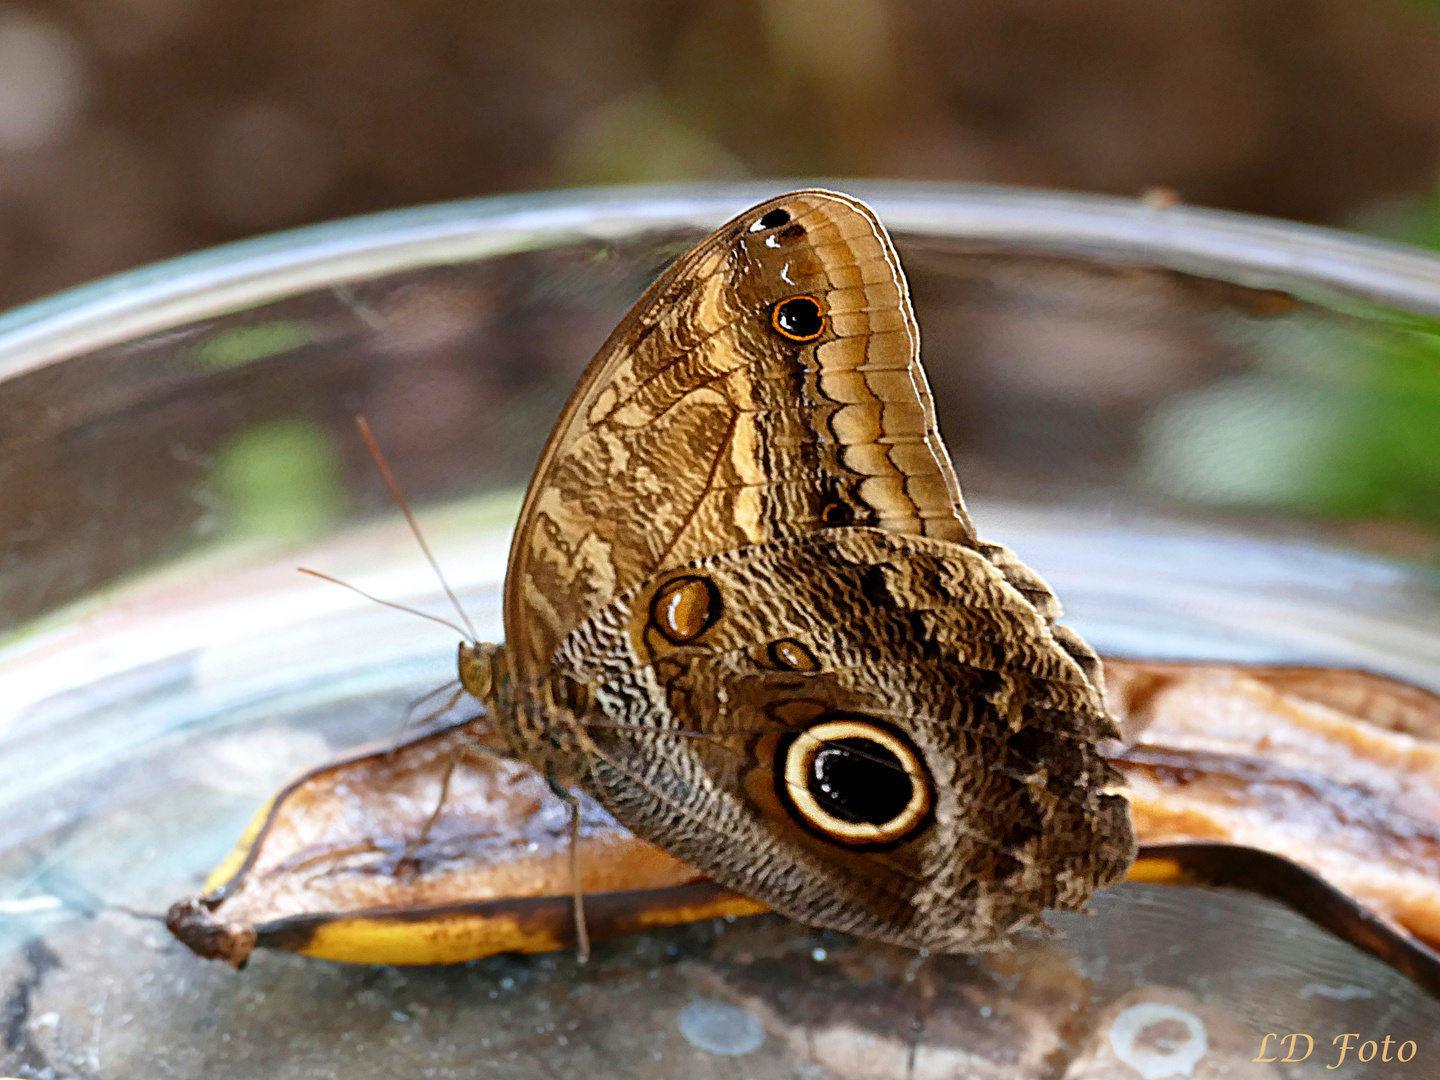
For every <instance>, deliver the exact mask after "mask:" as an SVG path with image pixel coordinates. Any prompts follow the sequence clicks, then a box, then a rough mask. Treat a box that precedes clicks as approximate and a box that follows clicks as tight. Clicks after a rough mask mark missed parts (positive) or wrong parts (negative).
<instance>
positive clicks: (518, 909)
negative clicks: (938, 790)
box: [167, 658, 1440, 993]
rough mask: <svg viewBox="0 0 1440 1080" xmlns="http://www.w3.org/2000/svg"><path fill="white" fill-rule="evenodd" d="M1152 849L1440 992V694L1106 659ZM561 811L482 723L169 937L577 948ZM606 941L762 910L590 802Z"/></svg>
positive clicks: (248, 838)
mask: <svg viewBox="0 0 1440 1080" xmlns="http://www.w3.org/2000/svg"><path fill="white" fill-rule="evenodd" d="M1105 671H1106V679H1107V683H1108V686H1109V689H1108V691H1107V701H1108V704H1109V707H1110V709H1111V711H1112V712H1113V713H1114V715H1115V716H1116V717H1117V718H1118V719H1119V720H1120V722H1121V727H1122V730H1123V732H1124V738H1123V739H1122V740H1121V741H1120V742H1119V743H1116V744H1114V745H1113V746H1110V747H1108V748H1107V753H1108V755H1109V756H1110V757H1111V759H1112V760H1113V761H1114V762H1115V763H1116V764H1117V765H1118V766H1119V767H1120V768H1121V769H1122V770H1123V771H1124V773H1125V774H1126V777H1127V779H1128V782H1129V791H1128V794H1129V797H1130V799H1131V802H1132V805H1133V808H1134V814H1135V823H1136V828H1137V832H1138V834H1139V836H1140V839H1141V843H1142V847H1141V852H1140V857H1139V858H1138V859H1137V861H1136V862H1135V864H1134V866H1133V867H1132V869H1131V872H1130V880H1132V881H1138V882H1149V883H1162V884H1175V885H1227V886H1232V887H1239V888H1244V889H1249V890H1251V891H1256V892H1260V893H1264V894H1266V895H1269V896H1272V897H1274V898H1275V899H1278V900H1280V901H1282V902H1284V903H1287V904H1289V905H1290V906H1292V907H1294V908H1296V909H1297V910H1299V911H1300V912H1301V913H1302V914H1305V915H1306V916H1308V917H1309V918H1311V919H1312V920H1314V921H1315V922H1317V923H1319V924H1320V925H1322V926H1324V927H1325V928H1326V929H1328V930H1330V931H1332V932H1334V933H1336V934H1338V935H1339V936H1341V937H1344V938H1346V939H1348V940H1350V941H1352V942H1353V943H1355V944H1356V945H1358V946H1360V947H1362V948H1365V949H1367V950H1368V951H1370V952H1372V953H1375V954H1377V955H1379V956H1380V957H1381V958H1382V959H1385V960H1386V961H1388V962H1390V963H1391V964H1393V965H1394V966H1396V967H1397V968H1399V969H1400V970H1402V971H1404V972H1405V973H1406V974H1408V975H1410V977H1411V978H1413V979H1415V980H1416V981H1417V982H1419V983H1420V984H1421V985H1424V986H1426V987H1428V988H1429V989H1431V990H1433V991H1435V992H1437V993H1440V952H1437V951H1436V950H1437V948H1440V696H1437V695H1435V694H1432V693H1429V692H1428V691H1425V690H1420V689H1418V688H1415V687H1412V686H1408V685H1406V684H1404V683H1400V682H1397V681H1395V680H1392V679H1387V678H1383V677H1381V676H1377V675H1372V674H1368V673H1365V672H1357V671H1343V670H1334V669H1322V668H1305V667H1239V666H1234V665H1219V664H1184V663H1155V662H1145V661H1135V660H1123V659H1114V658H1110V659H1106V661H1105ZM569 815H570V809H569V807H568V805H567V804H566V803H564V802H563V801H561V800H560V799H559V798H558V797H557V796H556V795H554V794H553V793H552V792H551V791H550V789H549V787H548V785H547V784H546V782H545V780H544V779H543V778H542V777H541V776H539V775H538V774H537V773H535V772H534V771H533V770H532V769H530V768H529V767H528V766H525V765H523V764H521V763H519V762H517V761H514V760H512V759H510V758H507V757H505V756H503V752H502V748H501V746H500V745H499V743H498V741H497V739H496V737H495V736H494V734H493V733H490V732H489V731H488V729H487V728H486V727H485V724H484V721H483V719H480V720H472V721H469V722H464V723H458V724H450V725H446V726H442V727H439V728H436V729H430V730H426V731H423V732H419V733H417V734H415V735H413V736H411V737H410V738H409V739H408V740H407V741H405V742H404V743H402V744H400V745H397V746H391V747H386V748H381V749H372V750H368V751H361V752H358V753H356V754H353V755H351V756H349V757H346V758H344V759H341V760H339V761H336V762H333V763H331V764H329V765H326V766H323V767H322V768H319V769H316V770H314V771H312V772H310V773H307V774H306V775H304V776H302V777H300V778H299V779H298V780H296V781H295V782H293V783H292V784H290V785H289V786H288V787H287V788H285V789H284V790H283V791H281V792H280V793H279V794H278V795H276V796H275V798H274V799H272V800H271V802H270V803H269V804H268V805H267V806H266V807H264V808H263V809H262V810H261V812H260V813H259V814H258V815H257V816H256V818H255V820H254V822H253V823H252V825H251V826H250V828H249V829H248V830H247V831H246V833H245V834H244V836H242V837H241V839H240V842H239V844H238V845H237V846H236V848H235V850H234V851H233V852H232V853H231V855H230V857H229V858H227V859H226V860H225V862H224V863H223V864H222V865H221V866H220V867H219V868H217V870H216V871H215V872H214V873H213V874H212V875H211V876H210V878H209V880H207V881H206V883H205V886H204V892H203V893H202V894H201V895H199V896H195V897H190V898H187V899H185V900H181V901H179V902H178V903H176V904H175V905H174V906H172V908H171V909H170V912H169V915H168V917H167V925H168V926H169V928H170V930H171V931H172V933H174V934H175V936H176V937H177V938H179V939H180V940H181V941H182V942H184V943H185V944H186V945H187V946H188V947H189V948H190V949H191V950H193V951H194V952H196V953H197V954H198V955H200V956H203V957H207V958H214V959H221V960H225V961H226V962H228V963H230V964H232V965H235V966H237V967H238V966H241V965H243V964H244V962H245V960H246V958H247V957H248V956H249V955H250V953H251V951H252V950H253V949H255V948H257V947H261V948H281V949H289V950H291V951H294V952H298V953H302V954H304V955H307V956H312V957H317V958H323V959H329V960H338V961H346V962H351V963H372V964H374V963H381V964H440V963H455V962H459V961H464V960H471V959H477V958H479V957H484V956H490V955H494V954H497V953H504V952H547V951H552V950H557V949H564V948H567V947H570V946H572V945H573V944H574V942H575V932H574V919H573V911H572V903H573V900H572V882H571V877H570V852H569ZM579 856H580V857H579V866H580V875H581V881H580V884H581V890H582V892H583V894H584V903H585V914H586V922H587V924H588V927H589V930H590V934H591V936H592V937H593V938H594V939H596V940H600V939H604V938H608V937H615V936H618V935H621V934H626V933H630V932H633V931H636V930H642V929H646V928H651V927H661V926H672V925H677V924H681V923H687V922H694V921H698V920H702V919H710V918H715V917H719V916H740V915H750V914H757V913H760V912H763V911H765V910H767V909H766V908H765V906H764V905H762V904H760V903H758V902H756V901H754V900H751V899H748V898H746V897H743V896H740V895H738V894H735V893H732V892H729V891H727V890H725V889H722V888H720V887H719V886H717V885H715V884H714V883H712V882H710V881H708V880H706V879H705V878H704V877H703V876H702V875H701V874H700V873H699V872H698V871H697V870H695V869H694V868H692V867H690V866H687V865H686V864H684V863H682V862H680V861H679V860H677V859H675V858H673V857H672V856H670V855H668V854H666V853H665V852H663V851H661V850H659V849H658V848H655V847H653V846H652V845H650V844H647V843H645V842H643V841H641V840H638V839H636V838H635V837H634V836H632V835H631V834H630V833H629V832H627V831H626V830H625V829H624V828H622V827H621V826H620V825H619V824H618V823H617V822H615V821H614V819H612V818H611V817H610V816H609V815H608V814H606V813H605V811H604V810H603V809H601V808H600V807H599V806H598V805H596V804H594V803H593V802H590V801H589V800H585V799H583V798H582V814H581V839H580V848H579Z"/></svg>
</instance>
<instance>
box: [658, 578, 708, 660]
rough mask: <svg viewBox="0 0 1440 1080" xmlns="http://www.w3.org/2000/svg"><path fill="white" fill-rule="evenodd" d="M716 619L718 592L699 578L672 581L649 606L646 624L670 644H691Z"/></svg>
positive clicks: (704, 579) (703, 579) (706, 580)
mask: <svg viewBox="0 0 1440 1080" xmlns="http://www.w3.org/2000/svg"><path fill="white" fill-rule="evenodd" d="M719 617H720V593H719V591H718V590H717V589H716V588H715V586H714V585H713V584H711V583H710V581H709V579H707V578H702V577H682V578H676V579H675V580H674V581H672V582H670V583H669V584H667V585H666V586H665V587H664V588H662V589H661V590H660V591H659V592H657V593H656V594H655V599H654V600H653V601H652V602H651V604H650V621H651V622H652V623H654V625H655V628H656V629H657V630H659V631H660V635H661V636H662V637H663V638H664V639H665V640H666V641H668V642H670V644H672V645H683V644H685V642H687V641H693V640H694V639H695V638H697V637H699V636H700V635H701V634H703V633H704V632H705V631H706V630H708V629H709V628H710V626H711V625H713V624H714V622H715V620H716V619H718V618H719Z"/></svg>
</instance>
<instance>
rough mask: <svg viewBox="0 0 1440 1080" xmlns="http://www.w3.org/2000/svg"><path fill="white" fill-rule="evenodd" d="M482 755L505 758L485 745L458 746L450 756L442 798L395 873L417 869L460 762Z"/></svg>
mask: <svg viewBox="0 0 1440 1080" xmlns="http://www.w3.org/2000/svg"><path fill="white" fill-rule="evenodd" d="M481 754H498V755H500V756H501V757H504V756H506V755H504V754H503V753H501V752H500V751H499V750H496V749H495V748H493V747H489V746H486V745H484V744H483V743H475V744H470V745H464V746H458V747H456V748H455V749H454V750H453V751H452V752H451V754H450V760H449V761H447V762H446V763H445V772H444V773H443V774H442V776H441V777H440V797H439V798H438V799H436V800H435V809H433V810H431V811H430V816H429V817H428V818H426V819H425V824H424V825H423V826H421V828H420V834H419V835H418V836H416V837H415V839H414V840H411V841H410V842H409V843H407V844H406V845H405V850H404V851H402V852H401V853H400V858H399V859H397V860H396V861H395V872H396V873H399V872H400V870H401V869H402V868H405V867H408V868H411V869H417V868H418V867H416V859H415V854H416V852H418V851H419V850H420V849H421V848H423V847H424V846H425V845H426V844H427V843H429V842H430V830H432V829H433V828H435V823H436V822H437V821H439V820H440V812H441V811H442V810H444V809H445V804H446V802H448V801H449V799H450V783H451V781H452V780H454V778H455V770H456V768H458V767H459V765H460V762H461V761H463V760H465V758H467V757H472V756H478V755H481Z"/></svg>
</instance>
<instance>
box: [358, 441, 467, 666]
mask: <svg viewBox="0 0 1440 1080" xmlns="http://www.w3.org/2000/svg"><path fill="white" fill-rule="evenodd" d="M355 426H356V427H357V428H359V429H360V437H361V438H362V439H364V440H365V445H366V446H367V447H368V448H369V450H370V456H371V457H372V458H374V459H375V464H376V465H377V466H379V468H380V475H381V476H383V477H384V478H385V486H386V487H388V488H389V489H390V497H391V498H392V499H394V500H395V505H396V506H398V507H400V512H401V513H402V514H404V515H405V520H406V521H407V522H408V523H409V525H410V531H411V532H412V533H414V534H415V539H416V541H417V542H418V543H419V544H420V550H421V551H423V552H424V553H425V558H426V559H428V560H429V562H430V568H431V569H432V570H434V571H435V576H436V577H437V578H439V579H440V584H441V586H443V587H444V589H445V595H446V596H448V597H450V602H451V603H452V604H454V605H455V610H456V611H457V612H459V613H460V621H461V622H463V623H464V624H465V626H466V628H467V629H468V630H469V631H470V633H469V638H470V640H471V641H472V642H474V643H476V644H479V642H480V635H479V634H477V633H476V632H475V625H474V624H473V623H472V622H471V621H470V616H469V615H467V614H465V609H464V608H463V607H461V606H460V598H459V597H458V596H456V595H455V590H454V589H452V588H450V582H448V581H447V580H445V572H444V571H443V570H441V569H440V563H439V562H437V561H436V559H435V556H434V554H433V553H432V552H431V551H430V545H429V544H427V543H426V542H425V534H424V533H422V532H421V531H420V523H419V522H418V521H416V520H415V515H414V514H413V513H411V512H410V504H409V503H407V502H406V501H405V496H404V495H403V494H401V492H400V485H399V484H397V483H396V482H395V477H394V475H393V474H392V473H391V472H390V466H389V465H387V464H386V463H385V455H384V454H382V453H381V452H380V444H379V443H377V442H376V441H375V436H374V435H372V434H371V433H370V424H369V422H368V421H367V420H366V419H365V417H363V416H357V417H355ZM461 636H462V637H464V636H465V634H464V632H463V631H462V632H461Z"/></svg>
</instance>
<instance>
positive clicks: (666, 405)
mask: <svg viewBox="0 0 1440 1080" xmlns="http://www.w3.org/2000/svg"><path fill="white" fill-rule="evenodd" d="M1058 613H1059V608H1058V605H1057V604H1056V602H1055V600H1054V597H1053V596H1052V595H1051V593H1050V591H1049V589H1048V588H1047V587H1046V586H1045V584H1044V582H1043V581H1041V580H1040V579H1039V578H1038V577H1037V576H1036V575H1034V574H1033V573H1032V572H1031V571H1029V570H1028V569H1027V568H1026V567H1024V565H1023V564H1021V563H1020V562H1019V561H1018V559H1016V558H1015V557H1014V556H1013V555H1012V554H1011V553H1010V552H1008V551H1007V550H1006V549H1004V548H1002V547H999V546H997V545H992V544H987V543H984V542H983V541H980V540H979V539H977V538H976V536H975V534H974V529H973V527H972V526H971V523H970V520H969V518H968V516H967V515H966V513H965V510H964V506H963V502H962V500H961V496H960V488H959V485H958V482H957V481H956V479H955V475H954V472H953V469H952V468H951V466H950V461H949V457H948V454H947V453H946V451H945V448H944V445H943V443H942V442H941V440H940V436H939V433H938V429H937V428H936V424H935V419H934V407H933V404H932V402H931V398H930V394H929V389H928V386H927V385H926V381H925V376H924V372H923V369H922V368H921V367H920V363H919V335H918V329H917V328H916V324H915V319H914V315H913V313H912V311H911V308H910V302H909V297H908V291H907V288H906V284H905V280H904V276H903V274H902V273H901V271H900V267H899V262H898V258H897V257H896V255H895V252H894V249H893V247H892V246H891V244H890V241H889V238H888V236H887V235H886V234H885V231H884V229H883V227H882V226H881V225H880V223H879V221H878V220H877V219H876V218H875V217H874V215H873V213H872V212H871V211H870V210H869V209H868V208H866V207H865V206H864V205H863V204H861V203H858V202H857V201H855V200H853V199H850V198H848V197H846V196H842V195H836V194H833V193H829V192H819V191H807V192H796V193H794V194H791V195H787V196H782V197H780V198H779V199H775V200H771V201H770V202H768V203H765V204H762V205H761V206H759V207H756V208H754V209H753V210H751V211H749V212H747V214H745V215H742V216H741V217H740V218H737V219H736V220H735V221H733V222H731V223H729V224H728V225H726V226H724V227H722V228H721V229H720V230H718V231H717V232H716V233H715V234H713V235H712V236H711V237H709V238H708V239H707V240H705V241H703V242H702V243H701V244H700V245H698V246H697V247H696V248H695V249H694V250H693V251H692V252H690V253H689V254H688V255H686V256H684V257H682V258H681V259H680V260H679V261H678V262H677V263H676V264H675V266H673V267H672V268H671V269H670V270H669V271H667V273H666V274H665V275H663V276H662V277H661V278H660V280H659V281H657V282H656V284H655V285H654V286H652V288H651V289H650V291H649V292H647V294H646V296H645V297H643V298H642V299H641V301H640V302H639V303H638V304H637V305H636V307H635V309H634V310H633V311H632V312H631V314H630V315H629V316H628V317H627V318H626V320H625V321H624V322H622V323H621V325H620V327H619V328H617V330H616V332H615V334H614V335H612V337H611V338H610V340H609V341H608V342H607V343H606V345H605V346H604V347H603V348H602V349H601V351H600V353H599V354H598V355H597V357H596V359H595V360H594V361H593V362H592V364H591V366H590V368H589V369H588V370H587V371H586V373H585V375H584V377H583V378H582V380H581V383H580V386H579V387H578V388H577V390H576V392H575V394H574V396H573V397H572V399H571V401H570V403H569V405H568V406H567V407H566V410H565V412H564V414H563V415H562V416H561V419H560V421H559V423H558V424H557V426H556V429H555V432H554V433H553V434H552V436H551V440H550V442H549V444H548V445H547V447H546V450H545V453H544V454H543V455H542V459H541V463H540V466H539V467H538V469H537V471H536V476H535V479H534V480H533V481H532V483H531V486H530V489H529V492H528V494H527V497H526V501H525V505H524V507H523V509H522V511H521V517H520V522H519V524H518V525H517V529H516V534H515V539H514V541H513V545H512V549H511V561H510V568H509V572H508V574H507V579H506V589H505V622H506V632H507V642H506V644H505V645H504V646H503V647H499V646H489V645H486V646H480V647H478V648H471V647H468V646H467V647H465V648H462V656H461V674H462V681H463V682H464V683H465V685H466V687H467V688H468V689H470V691H471V692H472V694H474V695H475V696H476V697H477V698H479V699H480V700H481V701H483V702H484V703H485V704H486V706H487V708H488V709H489V711H490V712H491V714H492V716H493V717H494V719H495V723H496V724H497V726H498V727H499V728H500V730H501V731H502V732H503V733H504V735H505V737H506V739H507V741H508V743H509V745H510V747H511V749H512V750H513V751H514V752H515V753H516V754H517V755H518V756H519V757H521V758H522V759H524V760H526V761H528V762H530V763H531V764H533V765H535V766H536V767H537V768H540V769H542V770H543V771H545V772H546V773H547V774H549V775H551V776H553V777H556V778H557V779H559V780H561V781H562V782H566V783H571V784H575V785H578V786H579V787H581V788H583V789H584V790H585V791H587V792H588V793H590V794H591V795H592V796H594V797H595V798H596V799H597V800H598V801H600V802H601V803H602V804H603V805H604V806H606V808H607V809H609V810H610V811H611V813H613V814H614V815H615V816H616V818H617V819H618V820H620V821H621V822H622V823H623V824H624V825H626V827H628V828H629V829H631V830H632V831H633V832H635V833H636V834H637V835H639V836H641V837H643V838H645V839H647V840H650V841H651V842H652V843H655V844H657V845H658V846H660V847H663V848H665V849H666V850H668V851H670V852H671V853H672V854H675V855H677V856H679V857H680V858H682V859H684V860H686V861H687V862H690V863H692V864H694V865H696V866H697V867H699V868H701V869H702V870H704V871H706V872H707V873H708V874H710V875H711V876H712V877H713V878H715V879H716V880H717V881H719V882H720V883H722V884H724V885H726V886H728V887H730V888H733V889H736V890H738V891H741V892H746V893H748V894H750V895H753V896H756V897H757V898H759V899H762V900H764V901H765V902H766V903H768V904H769V905H770V906H772V907H774V908H775V909H777V910H779V911H781V912H783V913H786V914H789V915H792V916H794V917H796V918H799V919H801V920H803V921H806V922H809V923H812V924H816V925H822V926H828V927H832V928H835V929H839V930H844V931H848V932H854V933H859V934H863V935H866V936H870V937H876V938H881V939H885V940H890V941H894V942H897V943H899V944H904V945H909V946H913V947H926V948H932V949H937V950H943V951H950V952H954V951H965V950H969V949H974V948H980V947H985V946H988V945H993V944H996V943H997V942H999V941H1001V940H1003V939H1004V937H1005V936H1006V934H1008V933H1009V932H1010V931H1011V930H1013V929H1014V928H1015V927H1017V926H1020V925H1025V924H1027V923H1033V922H1034V921H1035V919H1036V918H1037V917H1038V915H1039V913H1040V912H1041V911H1042V910H1044V909H1045V908H1057V907H1058V908H1078V907H1080V906H1082V905H1083V904H1084V902H1085V901H1086V900H1087V899H1088V897H1089V896H1090V895H1091V893H1093V891H1094V889H1095V888H1097V887H1101V886H1104V885H1108V884H1111V883H1113V882H1115V881H1117V880H1119V879H1120V878H1121V877H1122V876H1123V874H1124V871H1125V869H1126V867H1127V866H1128V865H1129V863H1130V861H1131V859H1132V858H1133V855H1134V839H1133V835H1132V832H1131V826H1130V820H1129V810H1128V806H1127V805H1126V803H1125V801H1124V799H1123V798H1122V797H1121V796H1119V795H1117V794H1115V793H1113V792H1112V791H1111V790H1110V789H1111V788H1112V787H1113V786H1114V785H1115V783H1116V781H1117V779H1118V777H1117V774H1116V773H1115V772H1114V771H1113V770H1112V768H1111V767H1110V766H1109V765H1108V764H1107V763H1106V762H1105V761H1104V760H1103V759H1102V758H1101V757H1100V755H1099V753H1098V750H1097V749H1096V744H1097V743H1098V741H1099V740H1101V739H1104V738H1108V737H1113V736H1115V735H1116V734H1118V732H1117V730H1116V728H1115V726H1114V724H1113V721H1111V719H1110V718H1109V717H1108V716H1107V715H1106V713H1105V710H1104V707H1103V704H1102V702H1101V698H1100V691H1101V685H1100V671H1099V664H1098V661H1096V659H1095V657H1094V654H1093V653H1091V652H1090V650H1089V649H1088V647H1086V646H1085V645H1084V643H1083V642H1081V641H1080V639H1079V638H1078V637H1076V636H1075V635H1074V634H1073V633H1071V632H1069V631H1067V630H1065V629H1064V628H1063V627H1060V626H1057V625H1055V623H1054V619H1055V617H1056V616H1057V615H1058Z"/></svg>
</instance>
